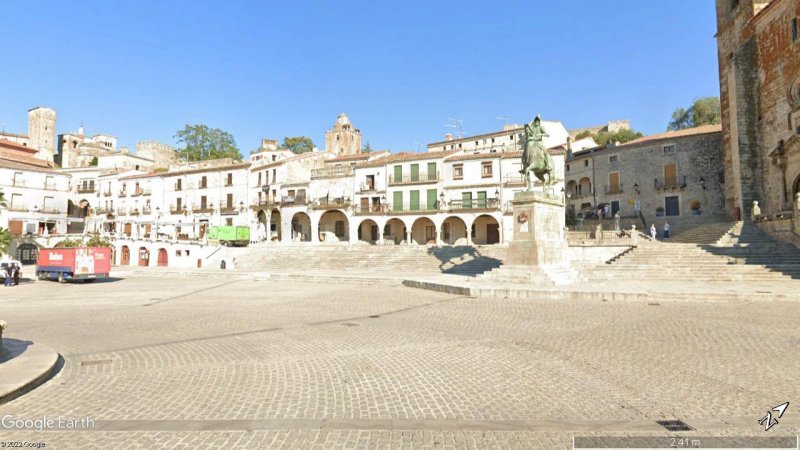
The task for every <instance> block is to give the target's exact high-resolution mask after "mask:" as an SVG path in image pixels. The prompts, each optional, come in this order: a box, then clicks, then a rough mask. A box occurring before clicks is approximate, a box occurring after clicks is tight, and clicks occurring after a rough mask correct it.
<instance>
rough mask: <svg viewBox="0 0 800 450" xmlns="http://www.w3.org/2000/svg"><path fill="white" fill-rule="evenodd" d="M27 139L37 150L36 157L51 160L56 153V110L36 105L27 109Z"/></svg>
mask: <svg viewBox="0 0 800 450" xmlns="http://www.w3.org/2000/svg"><path fill="white" fill-rule="evenodd" d="M28 139H29V140H30V144H29V145H30V146H31V147H32V148H35V149H36V150H38V152H37V153H36V157H37V158H39V159H43V160H45V161H51V162H52V161H53V158H54V155H55V153H56V112H55V111H54V110H52V109H50V108H45V107H36V108H33V109H30V110H28Z"/></svg>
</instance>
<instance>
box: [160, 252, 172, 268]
mask: <svg viewBox="0 0 800 450" xmlns="http://www.w3.org/2000/svg"><path fill="white" fill-rule="evenodd" d="M167 265H169V256H168V255H167V250H166V249H164V248H160V249H158V267H167Z"/></svg>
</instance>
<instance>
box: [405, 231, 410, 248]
mask: <svg viewBox="0 0 800 450" xmlns="http://www.w3.org/2000/svg"><path fill="white" fill-rule="evenodd" d="M406 244H409V245H411V229H408V230H406Z"/></svg>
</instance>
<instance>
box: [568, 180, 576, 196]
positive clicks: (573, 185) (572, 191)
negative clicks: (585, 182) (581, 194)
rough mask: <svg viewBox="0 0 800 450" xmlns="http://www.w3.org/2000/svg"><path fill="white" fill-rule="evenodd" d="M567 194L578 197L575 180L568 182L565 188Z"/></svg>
mask: <svg viewBox="0 0 800 450" xmlns="http://www.w3.org/2000/svg"><path fill="white" fill-rule="evenodd" d="M566 191H567V194H570V195H573V196H576V195H578V183H577V182H576V181H575V180H570V181H569V182H568V183H567V187H566Z"/></svg>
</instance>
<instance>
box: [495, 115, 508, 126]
mask: <svg viewBox="0 0 800 450" xmlns="http://www.w3.org/2000/svg"><path fill="white" fill-rule="evenodd" d="M496 119H497V120H505V121H506V125H508V116H497V117H496Z"/></svg>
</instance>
